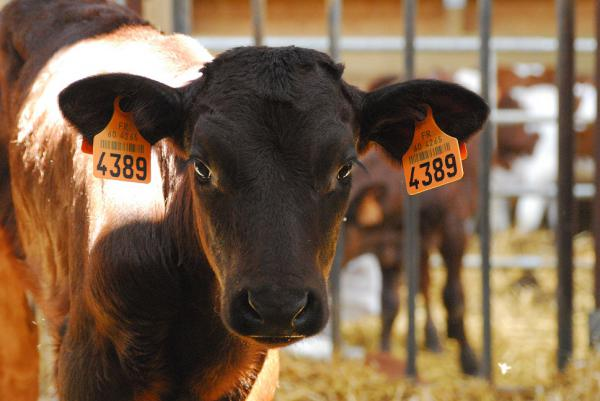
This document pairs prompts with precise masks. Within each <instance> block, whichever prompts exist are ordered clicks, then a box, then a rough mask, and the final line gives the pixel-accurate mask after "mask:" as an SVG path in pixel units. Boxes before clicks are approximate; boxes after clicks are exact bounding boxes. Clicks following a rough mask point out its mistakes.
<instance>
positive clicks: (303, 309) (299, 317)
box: [292, 292, 309, 328]
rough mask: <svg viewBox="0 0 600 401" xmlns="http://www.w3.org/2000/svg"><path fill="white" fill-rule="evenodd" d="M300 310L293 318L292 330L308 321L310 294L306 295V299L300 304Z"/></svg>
mask: <svg viewBox="0 0 600 401" xmlns="http://www.w3.org/2000/svg"><path fill="white" fill-rule="evenodd" d="M299 306H300V308H299V309H298V311H297V312H296V314H295V315H294V317H293V318H292V328H296V326H297V325H298V324H302V322H303V321H304V320H306V315H307V310H308V306H309V294H308V292H306V293H304V298H303V299H302V301H301V302H300V303H299Z"/></svg>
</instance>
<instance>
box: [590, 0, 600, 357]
mask: <svg viewBox="0 0 600 401" xmlns="http://www.w3.org/2000/svg"><path fill="white" fill-rule="evenodd" d="M599 21H600V0H596V40H597V41H598V40H600V22H599ZM595 67H596V71H595V75H596V76H595V77H594V79H595V81H596V88H600V50H596V66H595ZM596 96H597V98H596V115H597V116H600V91H597V93H596ZM594 156H595V160H596V171H595V174H594V189H595V191H596V193H600V124H595V126H594ZM593 202H594V203H593V210H594V219H593V221H592V230H593V232H594V250H595V254H596V261H595V264H594V301H595V302H594V304H595V308H594V309H595V310H594V311H592V312H591V313H590V316H589V344H590V346H591V347H592V348H594V349H596V350H598V351H600V196H596V197H595V198H594V201H593Z"/></svg>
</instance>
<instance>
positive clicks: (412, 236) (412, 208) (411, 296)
mask: <svg viewBox="0 0 600 401" xmlns="http://www.w3.org/2000/svg"><path fill="white" fill-rule="evenodd" d="M415 18H416V1H415V0H404V40H405V43H406V45H405V50H404V79H405V80H409V79H413V78H414V77H415V44H414V43H415ZM419 210H420V209H419V198H418V195H416V196H408V195H407V196H406V197H405V201H404V221H406V228H405V230H404V250H403V254H404V266H405V267H406V275H407V283H408V302H407V304H408V333H407V338H406V352H407V354H406V356H407V358H406V375H407V376H409V377H416V376H417V341H416V327H415V326H416V324H415V309H416V298H417V293H418V291H419V270H420V269H419V268H420V259H421V258H420V253H421V250H420V238H421V236H420V226H419Z"/></svg>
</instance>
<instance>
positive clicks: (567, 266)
mask: <svg viewBox="0 0 600 401" xmlns="http://www.w3.org/2000/svg"><path fill="white" fill-rule="evenodd" d="M556 6H557V7H556V12H557V19H558V35H559V51H558V60H557V79H558V82H557V84H558V149H559V151H558V224H557V228H556V239H557V245H558V291H557V298H558V355H557V359H558V368H559V369H560V370H561V371H562V370H563V369H564V368H565V367H566V365H567V363H568V361H569V359H570V358H571V354H572V351H573V317H572V314H573V205H574V203H573V191H572V188H573V154H574V147H573V143H574V138H573V110H574V107H573V106H574V104H573V103H574V102H573V84H574V49H573V38H574V27H573V11H574V10H573V9H574V4H573V0H557V2H556Z"/></svg>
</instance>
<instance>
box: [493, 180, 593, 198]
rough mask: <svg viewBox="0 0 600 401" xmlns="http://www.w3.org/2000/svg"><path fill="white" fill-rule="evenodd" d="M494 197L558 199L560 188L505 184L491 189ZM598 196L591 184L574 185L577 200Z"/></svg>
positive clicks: (553, 185) (555, 186)
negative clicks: (532, 196) (529, 196)
mask: <svg viewBox="0 0 600 401" xmlns="http://www.w3.org/2000/svg"><path fill="white" fill-rule="evenodd" d="M491 194H492V197H496V198H511V197H512V198H518V197H520V196H525V195H538V196H541V197H544V198H556V197H557V195H558V188H557V185H556V184H550V185H548V186H544V187H531V186H527V185H523V184H511V183H503V184H502V186H499V185H494V186H492V187H491ZM595 195H596V188H595V186H594V184H591V183H577V184H575V185H573V196H574V197H575V198H576V199H592V198H593V197H594V196H595Z"/></svg>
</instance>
